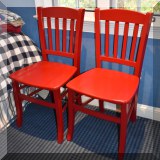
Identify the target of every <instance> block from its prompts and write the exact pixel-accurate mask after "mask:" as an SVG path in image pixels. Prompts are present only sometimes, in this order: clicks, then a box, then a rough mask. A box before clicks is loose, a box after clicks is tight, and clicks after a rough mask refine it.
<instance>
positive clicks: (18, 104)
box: [12, 80, 22, 127]
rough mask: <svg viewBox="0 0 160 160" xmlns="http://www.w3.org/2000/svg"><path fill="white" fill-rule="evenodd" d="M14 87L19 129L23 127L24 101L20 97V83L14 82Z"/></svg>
mask: <svg viewBox="0 0 160 160" xmlns="http://www.w3.org/2000/svg"><path fill="white" fill-rule="evenodd" d="M12 86H13V96H14V102H15V106H16V113H17V119H16V124H17V126H18V127H21V126H22V100H21V98H20V97H19V95H20V89H19V84H18V82H16V81H14V80H13V81H12Z"/></svg>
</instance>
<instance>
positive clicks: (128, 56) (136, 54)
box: [95, 8, 152, 76]
mask: <svg viewBox="0 0 160 160" xmlns="http://www.w3.org/2000/svg"><path fill="white" fill-rule="evenodd" d="M151 19H152V13H146V14H142V13H139V12H135V11H129V10H122V9H110V10H100V9H99V8H97V9H96V10H95V46H96V66H97V67H102V66H101V65H102V61H107V62H112V63H118V64H122V65H127V66H130V67H133V68H134V74H135V75H137V76H140V73H141V68H142V64H143V59H144V54H145V48H146V43H147V39H148V34H149V30H150V25H151ZM101 21H102V22H103V23H104V34H105V36H104V49H103V48H102V42H101V41H102V33H101V32H102V28H103V27H102V22H101ZM113 24H114V25H113ZM123 25H124V27H122V26H123ZM112 27H114V29H113V28H112ZM130 27H132V28H131V29H130ZM121 28H122V29H123V30H121ZM111 30H113V32H114V33H113V35H114V36H113V39H114V40H113V44H112V45H111ZM130 30H133V34H132V36H131V39H132V40H131V43H129V39H130V37H129V31H130ZM120 36H122V39H123V40H122V44H121V43H120ZM120 45H121V46H120ZM111 47H113V48H111ZM127 48H129V52H128V51H127ZM119 49H120V51H119ZM111 52H112V53H111ZM119 53H120V54H119Z"/></svg>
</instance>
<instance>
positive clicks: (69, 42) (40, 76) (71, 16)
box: [10, 7, 84, 143]
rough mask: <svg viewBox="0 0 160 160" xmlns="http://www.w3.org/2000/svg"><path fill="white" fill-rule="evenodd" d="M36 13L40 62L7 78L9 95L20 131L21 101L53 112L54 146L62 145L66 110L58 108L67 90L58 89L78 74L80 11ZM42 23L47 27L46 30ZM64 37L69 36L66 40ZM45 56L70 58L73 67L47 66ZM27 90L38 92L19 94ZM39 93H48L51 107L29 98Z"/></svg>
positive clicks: (40, 10) (61, 9)
mask: <svg viewBox="0 0 160 160" xmlns="http://www.w3.org/2000/svg"><path fill="white" fill-rule="evenodd" d="M37 11H38V27H39V35H40V44H41V49H42V58H43V60H42V61H41V62H39V63H36V64H33V65H30V66H28V67H25V68H23V69H20V70H18V71H16V72H14V73H13V74H11V75H10V78H11V79H12V80H13V91H14V98H15V103H16V110H17V126H18V127H21V125H22V101H23V100H27V101H29V102H33V103H37V104H40V105H43V106H46V107H50V108H53V109H55V111H56V119H57V134H58V136H57V140H58V143H62V141H63V132H64V127H63V111H64V110H65V108H66V106H65V107H64V108H62V98H63V97H64V96H66V94H67V90H65V91H64V92H63V93H61V92H60V88H61V87H62V86H64V85H65V84H66V83H67V82H68V81H69V80H70V79H71V78H72V77H73V76H75V74H79V72H80V52H81V41H82V28H83V19H84V9H71V8H65V7H49V8H41V7H39V8H38V10H37ZM60 20H62V31H63V32H62V37H61V36H60V35H61V31H60V29H61V28H60V24H61V23H60V22H61V21H60ZM44 21H46V23H47V28H46V29H45V26H44ZM52 22H54V24H55V25H54V26H55V36H54V34H53V33H54V32H52V28H53V23H52ZM68 30H69V31H68ZM68 33H69V34H68ZM67 34H68V35H69V36H67ZM54 38H55V39H54ZM61 39H62V40H61ZM61 46H62V47H61ZM48 55H55V56H62V57H67V58H70V59H72V62H73V65H72V66H71V65H67V64H63V63H58V62H49V61H48ZM19 84H21V85H19ZM27 86H32V87H36V88H38V89H37V90H36V91H34V92H33V93H30V94H29V95H24V94H22V93H20V90H21V89H23V88H24V87H27ZM42 89H47V90H49V91H50V93H51V95H52V98H53V103H50V102H46V101H43V100H39V99H35V98H33V95H34V94H35V93H38V92H39V91H40V90H42Z"/></svg>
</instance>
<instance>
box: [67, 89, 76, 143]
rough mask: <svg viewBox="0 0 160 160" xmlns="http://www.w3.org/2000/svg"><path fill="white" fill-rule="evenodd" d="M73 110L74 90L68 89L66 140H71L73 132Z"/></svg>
mask: <svg viewBox="0 0 160 160" xmlns="http://www.w3.org/2000/svg"><path fill="white" fill-rule="evenodd" d="M74 121H75V110H74V92H73V91H72V90H70V89H68V133H67V140H68V141H71V140H72V138H73V132H74Z"/></svg>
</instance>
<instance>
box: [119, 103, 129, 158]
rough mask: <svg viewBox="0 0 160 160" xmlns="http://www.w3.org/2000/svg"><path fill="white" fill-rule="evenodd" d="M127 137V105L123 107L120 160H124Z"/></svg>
mask: <svg viewBox="0 0 160 160" xmlns="http://www.w3.org/2000/svg"><path fill="white" fill-rule="evenodd" d="M126 136H127V112H126V105H122V107H121V122H120V135H119V138H120V139H119V146H118V159H119V160H122V159H123V158H124V153H125V145H126Z"/></svg>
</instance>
